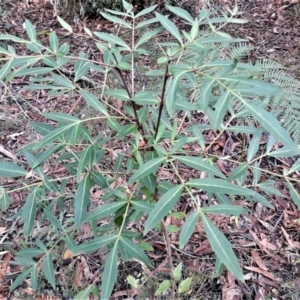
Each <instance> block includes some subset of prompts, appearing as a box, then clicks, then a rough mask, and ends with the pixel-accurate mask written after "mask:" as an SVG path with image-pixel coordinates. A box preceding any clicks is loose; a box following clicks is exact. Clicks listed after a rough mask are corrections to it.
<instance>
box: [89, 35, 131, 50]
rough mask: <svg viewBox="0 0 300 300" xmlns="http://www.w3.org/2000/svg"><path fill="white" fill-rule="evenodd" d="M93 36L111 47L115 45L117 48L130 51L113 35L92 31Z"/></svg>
mask: <svg viewBox="0 0 300 300" xmlns="http://www.w3.org/2000/svg"><path fill="white" fill-rule="evenodd" d="M94 34H95V35H96V36H97V37H98V38H100V39H102V40H104V41H106V42H108V43H110V44H112V45H114V44H117V45H119V46H122V47H124V48H126V49H127V50H129V51H130V50H131V49H130V47H129V46H128V45H127V44H126V43H125V42H124V41H123V40H122V39H121V38H120V37H118V36H115V35H113V34H109V33H105V32H97V31H94Z"/></svg>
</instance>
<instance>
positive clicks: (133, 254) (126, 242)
mask: <svg viewBox="0 0 300 300" xmlns="http://www.w3.org/2000/svg"><path fill="white" fill-rule="evenodd" d="M120 242H121V246H123V247H124V248H125V249H126V252H127V253H129V255H130V258H137V259H138V260H140V261H142V262H143V263H144V264H146V265H147V266H149V267H151V266H152V264H151V261H150V260H149V258H148V256H147V255H146V254H145V253H144V251H143V250H142V249H141V248H140V247H139V246H138V245H137V244H135V243H134V242H133V241H132V240H130V239H128V238H127V237H125V236H121V238H120Z"/></svg>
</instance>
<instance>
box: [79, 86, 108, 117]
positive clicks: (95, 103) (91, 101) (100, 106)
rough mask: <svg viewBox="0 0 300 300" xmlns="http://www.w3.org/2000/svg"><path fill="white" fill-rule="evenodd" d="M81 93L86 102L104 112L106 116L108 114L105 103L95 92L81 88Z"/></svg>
mask: <svg viewBox="0 0 300 300" xmlns="http://www.w3.org/2000/svg"><path fill="white" fill-rule="evenodd" d="M80 93H81V95H82V96H83V98H84V100H85V101H86V103H87V104H88V105H90V106H92V107H93V108H95V109H96V110H98V111H100V112H101V113H103V114H104V115H105V116H108V113H107V110H106V108H105V107H104V105H103V104H102V103H101V102H100V100H99V99H98V98H97V97H96V96H95V95H93V94H91V93H89V92H87V91H85V90H82V89H81V90H80Z"/></svg>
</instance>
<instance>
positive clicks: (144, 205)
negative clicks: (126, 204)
mask: <svg viewBox="0 0 300 300" xmlns="http://www.w3.org/2000/svg"><path fill="white" fill-rule="evenodd" d="M131 204H132V207H133V208H134V209H136V210H138V211H142V212H144V213H146V214H150V213H151V212H152V210H153V208H154V205H153V204H151V203H149V202H146V201H137V200H133V201H131Z"/></svg>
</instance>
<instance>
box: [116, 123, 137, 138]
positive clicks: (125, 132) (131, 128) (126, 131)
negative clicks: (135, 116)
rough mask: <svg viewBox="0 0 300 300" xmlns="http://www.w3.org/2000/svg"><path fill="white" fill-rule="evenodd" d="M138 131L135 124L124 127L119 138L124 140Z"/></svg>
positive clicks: (119, 133) (118, 135)
mask: <svg viewBox="0 0 300 300" xmlns="http://www.w3.org/2000/svg"><path fill="white" fill-rule="evenodd" d="M136 131H137V127H136V125H135V124H127V125H125V126H123V127H122V128H121V130H120V131H119V132H118V134H117V138H122V137H124V136H127V135H129V134H130V133H133V132H136Z"/></svg>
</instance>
